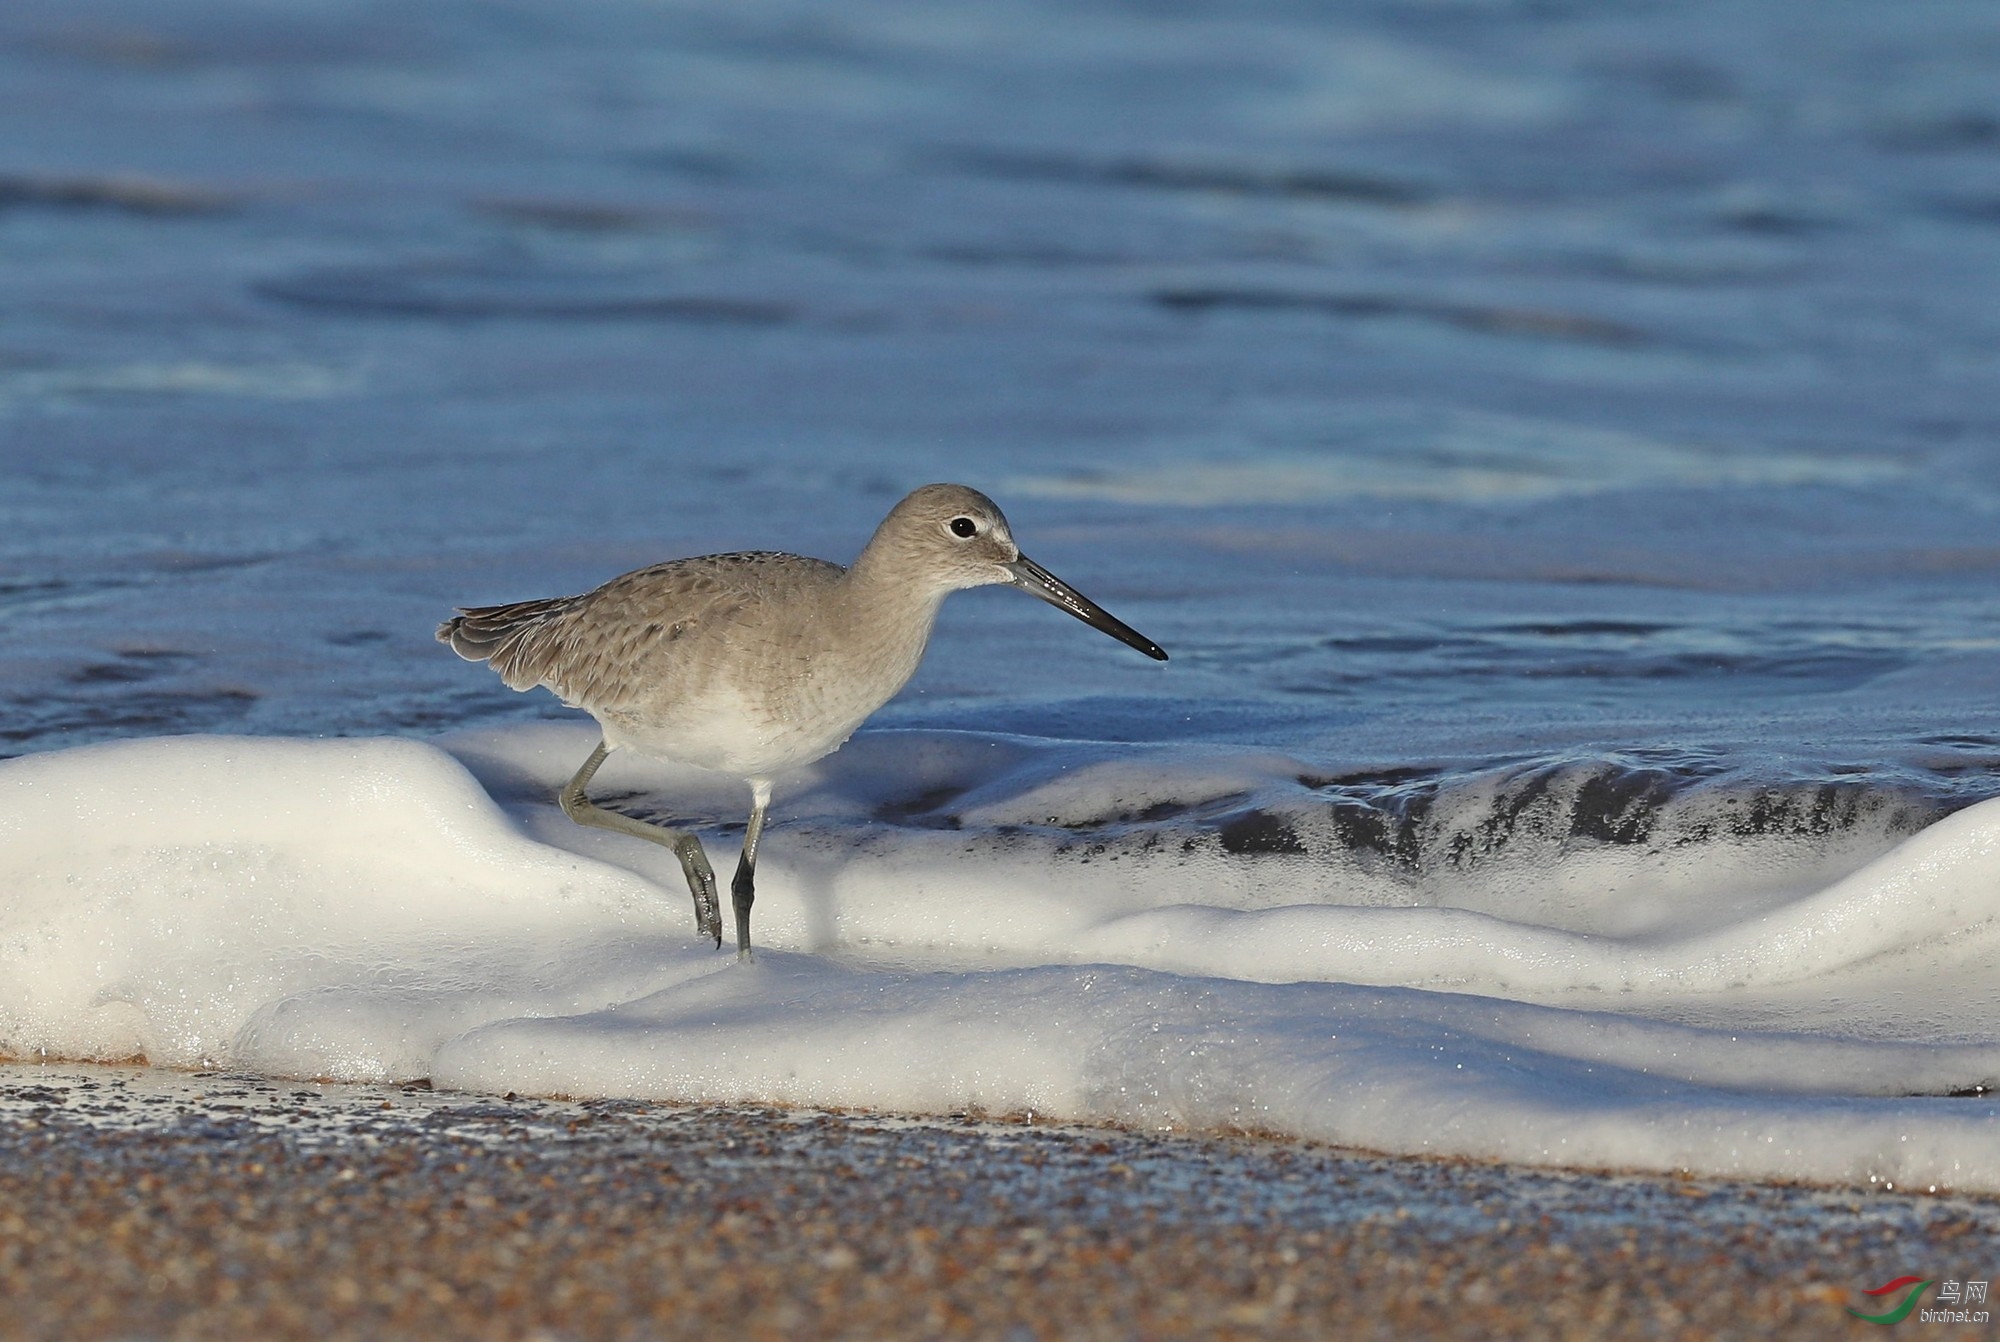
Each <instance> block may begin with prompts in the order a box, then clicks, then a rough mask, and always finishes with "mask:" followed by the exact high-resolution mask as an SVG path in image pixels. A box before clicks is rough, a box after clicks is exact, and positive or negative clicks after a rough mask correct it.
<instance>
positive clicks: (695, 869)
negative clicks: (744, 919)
mask: <svg viewBox="0 0 2000 1342" xmlns="http://www.w3.org/2000/svg"><path fill="white" fill-rule="evenodd" d="M610 753H611V747H610V745H608V744H607V743H605V742H604V741H599V742H598V743H597V749H595V750H593V751H591V752H590V758H589V759H587V760H585V761H584V762H583V767H582V768H581V769H578V770H577V771H576V774H575V776H574V777H572V778H571V779H570V780H569V782H567V783H565V784H563V789H562V791H561V792H558V793H557V794H556V802H557V803H558V804H559V805H560V806H561V807H562V808H563V814H564V815H566V816H568V817H569V818H570V819H571V820H574V821H575V822H576V823H577V824H579V825H589V826H592V827H593V828H596V829H609V830H616V831H617V832H618V833H620V834H630V835H631V836H632V837H634V838H637V839H644V840H646V841H647V842H648V843H657V844H659V845H660V846H661V847H663V848H671V849H673V853H674V856H675V857H677V858H679V859H680V860H681V874H682V875H684V876H686V877H687V883H688V891H689V892H690V893H691V894H693V895H694V921H695V930H696V931H697V932H698V933H700V935H702V936H705V937H714V938H715V945H716V949H718V950H720V949H721V948H722V908H721V902H720V901H719V900H718V899H717V898H716V891H715V871H714V869H713V868H711V867H710V866H709V865H708V854H707V853H704V852H703V851H702V850H701V839H700V837H699V836H697V835H694V834H683V833H681V832H680V831H679V830H676V829H668V828H667V827H666V826H664V825H650V824H647V823H646V822H645V821H643V820H635V819H633V818H632V817H631V816H629V815H620V814H618V812H616V811H607V810H605V809H604V808H603V807H602V806H599V805H597V804H596V803H595V802H593V801H591V799H590V798H588V797H586V796H584V795H583V789H584V788H585V787H586V786H588V785H589V783H590V780H591V778H592V776H593V775H595V774H596V773H597V770H598V766H599V765H601V764H603V763H604V757H605V756H607V755H609V754H610ZM738 918H739V919H740V918H741V915H740V914H739V915H738Z"/></svg>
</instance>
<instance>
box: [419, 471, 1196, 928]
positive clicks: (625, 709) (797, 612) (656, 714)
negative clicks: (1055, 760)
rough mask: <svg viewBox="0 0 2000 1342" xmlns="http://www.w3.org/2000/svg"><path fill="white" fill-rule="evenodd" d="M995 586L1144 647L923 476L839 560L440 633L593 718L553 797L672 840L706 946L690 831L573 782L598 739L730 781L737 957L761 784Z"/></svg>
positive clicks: (467, 621) (980, 507) (904, 673)
mask: <svg viewBox="0 0 2000 1342" xmlns="http://www.w3.org/2000/svg"><path fill="white" fill-rule="evenodd" d="M992 583H1007V584H1010V585H1011V586H1014V587H1018V588H1020V589H1021V590H1022V591H1024V592H1028V593H1030V594H1032V595H1034V596H1038V597H1040V598H1041V599H1042V600H1044V601H1046V602H1048V603H1049V604H1050V605H1052V606H1055V607H1057V608H1058V609H1061V610H1065V611H1068V612H1069V613H1070V614H1071V615H1074V616H1075V617H1076V618H1077V619H1079V620H1082V621H1083V622H1084V623H1085V624H1087V625H1090V626H1091V627H1092V628H1093V629H1100V630H1102V631H1104V632H1105V633H1107V634H1109V635H1111V636H1112V637H1113V638H1115V639H1118V640H1119V641H1120V642H1122V643H1126V644H1129V645H1130V646H1132V647H1134V648H1137V649H1138V650H1139V651H1140V652H1143V653H1145V654H1146V655H1147V656H1148V657H1152V658H1154V659H1156V660H1158V661H1162V662H1164V661H1166V660H1167V654H1166V653H1165V652H1163V651H1162V650H1161V648H1160V645H1159V644H1157V643H1155V642H1153V641H1152V640H1151V639H1149V638H1146V637H1145V636H1144V635H1142V634H1140V633H1139V632H1138V631H1137V630H1135V629H1133V628H1132V627H1131V626H1130V625H1127V624H1125V623H1124V622H1122V621H1120V620H1117V619H1115V618H1113V617H1112V616H1111V615H1110V614H1109V613H1108V612H1106V611H1105V610H1104V608H1103V607H1101V606H1099V605H1098V604H1097V603H1096V602H1094V601H1091V600H1090V599H1089V598H1088V597H1086V596H1084V595H1083V594H1082V593H1081V592H1078V591H1077V590H1076V589H1075V588H1073V587H1071V586H1070V585H1069V584H1068V583H1066V582H1064V581H1062V580H1061V579H1060V578H1058V577H1056V576H1055V574H1053V573H1050V572H1049V571H1048V570H1047V569H1045V568H1043V567H1042V566H1041V565H1040V564H1037V563H1035V562H1034V561H1033V560H1031V559H1029V558H1028V557H1027V556H1026V555H1024V554H1022V553H1021V547H1020V546H1018V545H1016V544H1015V543H1014V536H1013V533H1012V531H1010V530H1009V529H1008V526H1007V519H1006V517H1005V516H1004V515H1002V513H1001V512H1000V509H999V507H998V506H997V505H995V504H994V502H993V500H991V499H989V498H987V497H986V496H985V495H984V494H981V493H980V492H979V491H978V490H975V489H968V488H966V487H965V486H964V485H925V486H924V487H923V488H922V489H919V490H917V491H915V492H914V493H912V494H910V495H909V496H908V497H907V498H905V499H904V500H903V501H902V502H901V503H898V504H897V505H896V506H895V507H894V508H892V509H890V510H889V515H888V516H887V517H886V518H884V519H883V521H882V525H881V526H879V527H877V528H876V530H875V535H874V536H873V538H871V539H870V540H869V542H868V544H867V546H866V548H864V549H863V550H862V551H861V556H860V558H858V559H856V560H855V561H854V564H853V566H852V567H849V568H842V567H841V566H840V565H838V564H834V563H829V562H828V561H826V560H824V559H807V558H805V557H804V556H801V555H794V554H782V553H778V552H775V551H769V550H751V551H743V552H738V553H733V554H715V555H701V556H698V557H695V558H691V559H670V560H668V561H667V562H666V563H664V564H655V565H653V566H652V567H651V568H642V569H635V570H634V571H633V572H631V573H626V574H623V575H621V576H619V577H616V578H613V579H612V580H611V581H609V582H607V583H605V584H604V585H603V586H602V587H599V588H597V589H595V590H594V591H589V592H585V593H583V594H581V595H579V596H559V597H550V598H547V599H545V600H540V601H517V602H514V603H512V604H511V605H505V606H471V607H461V608H460V610H459V613H458V614H457V615H455V616H453V617H452V618H451V619H449V620H446V621H445V622H444V623H443V624H441V625H439V626H438V631H437V637H438V641H439V642H440V643H447V644H449V645H451V649H452V651H453V652H456V653H457V654H458V655H459V656H461V657H463V658H465V659H466V660H467V661H472V662H486V663H487V664H489V665H490V666H492V668H493V669H494V670H495V671H497V672H499V673H500V679H501V680H502V681H504V682H505V683H506V684H507V686H508V687H509V688H510V689H516V690H529V689H533V688H535V687H536V686H538V685H540V686H546V687H547V688H548V689H550V690H553V691H554V692H555V693H556V695H557V696H559V697H560V698H561V699H562V701H563V702H564V703H565V704H567V705H569V706H570V707H572V708H580V709H582V710H583V711H585V712H586V713H589V714H590V715H591V716H592V717H593V718H596V719H597V724H598V726H599V727H600V728H602V729H603V735H602V737H601V739H600V740H599V741H598V743H597V749H595V750H593V751H592V752H591V753H590V758H589V759H587V760H585V761H584V762H583V765H582V767H581V768H579V769H578V770H577V771H576V774H575V776H573V777H572V778H571V779H570V780H569V782H567V783H565V784H564V785H563V787H562V790H561V791H560V792H558V793H557V794H556V801H557V803H558V804H559V805H560V806H561V807H562V809H563V811H564V813H565V814H567V815H568V816H569V818H570V819H571V820H574V821H575V822H576V823H577V824H579V825H591V826H595V827H596V828H599V829H608V830H615V831H617V832H618V833H621V834H630V835H634V836H636V837H638V838H641V839H646V840H648V841H650V842H653V843H657V844H660V845H662V846H663V847H665V848H668V849H670V850H671V851H672V852H673V854H674V856H675V857H677V858H678V859H680V864H681V871H682V874H684V875H685V876H686V877H687V883H688V890H689V892H690V893H691V894H693V896H694V911H695V925H696V928H697V929H698V931H699V933H700V934H701V935H703V936H712V937H714V938H715V945H716V948H717V949H718V950H719V949H721V947H722V915H721V910H720V906H719V902H718V900H717V897H716V886H715V872H714V869H713V868H711V867H710V866H709V862H708V856H707V854H706V853H704V852H703V851H702V846H701V839H700V837H699V836H698V835H695V834H691V833H683V832H681V831H678V830H672V829H668V828H666V827H665V826H663V825H654V824H650V823H648V822H646V821H643V820H638V819H635V818H634V817H632V816H628V815H620V814H619V813H618V812H616V811H607V810H605V809H604V808H603V807H601V806H598V805H596V804H595V803H593V802H592V801H591V800H590V798H589V797H588V796H587V795H586V794H585V792H584V789H585V788H586V787H588V786H589V785H590V780H591V777H592V776H593V775H594V774H596V772H597V770H598V768H599V766H601V765H602V764H603V763H604V760H605V757H606V756H608V755H609V754H610V753H611V752H612V751H613V750H618V749H628V748H629V749H631V750H633V751H636V752H638V753H639V754H642V755H647V756H651V757H654V758H657V759H665V760H672V761H675V762H678V763H681V764H692V765H695V766H697V767H699V768H703V769H713V770H716V771H717V772H720V773H724V774H731V775H734V776H735V777H737V778H740V779H743V780H744V781H745V782H747V783H748V784H749V786H750V800H751V805H750V821H749V824H748V825H746V826H745V828H744V831H743V853H742V856H741V857H740V858H739V859H738V860H737V864H736V875H735V878H734V879H733V880H732V881H731V882H730V896H731V902H732V903H733V904H734V906H735V911H736V954H737V957H738V958H739V959H743V960H748V959H750V958H751V956H750V906H751V904H752V903H753V902H754V901H755V899H756V880H757V842H758V840H759V839H760V838H761V837H762V836H763V832H764V813H765V811H766V810H767V809H768V808H769V806H770V803H771V784H772V782H773V781H774V780H775V779H777V778H778V777H780V776H782V775H784V774H785V773H788V772H790V771H791V770H794V769H797V768H799V767H800V766H802V765H806V764H810V763H812V761H814V760H816V759H819V758H821V757H822V756H825V755H829V754H831V753H833V751H835V750H837V749H839V748H840V746H841V744H842V743H843V742H845V741H846V740H847V738H848V737H850V736H852V735H853V734H854V729H855V728H857V727H859V726H860V725H861V724H862V722H864V721H865V720H866V719H867V718H868V716H869V715H870V714H871V713H873V712H874V711H875V710H876V709H878V708H880V707H881V706H882V705H883V704H885V703H887V702H889V700H890V699H891V698H893V697H894V696H895V694H896V692H897V691H898V690H900V689H902V688H903V686H904V685H905V684H907V683H908V682H909V679H910V677H911V676H912V675H914V674H915V673H916V669H917V663H918V662H919V661H920V660H922V658H923V655H924V647H925V645H926V644H927V643H929V642H930V636H931V625H932V624H933V622H934V621H935V620H936V619H937V612H938V607H939V606H940V605H941V604H942V603H943V602H944V599H945V597H947V596H949V595H950V594H951V593H953V592H955V591H958V590H960V589H961V588H966V587H982V586H986V585H988V584H992Z"/></svg>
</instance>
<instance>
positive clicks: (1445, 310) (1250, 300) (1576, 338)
mask: <svg viewBox="0 0 2000 1342" xmlns="http://www.w3.org/2000/svg"><path fill="white" fill-rule="evenodd" d="M1151 299H1152V301H1153V302H1154V303H1155V304H1157V305H1158V306H1160V307H1163V308H1165V309H1167V310H1168V311H1169V312H1180V313H1187V314H1190V315H1193V316H1202V315H1205V314H1207V313H1211V312H1304V313H1314V314H1318V315H1320V316H1326V317H1339V318H1344V319H1348V320H1354V321H1368V320H1379V319H1384V318H1404V319H1409V320H1416V321H1427V322H1435V323H1438V324H1440V325H1444V326H1449V327H1452V328H1454V329H1457V330H1461V331H1473V332H1477V333H1479V334H1481V335H1500V336H1518V337H1522V338H1525V339H1530V340H1552V341H1564V342H1571V343H1577V344H1587V345H1607V346H1617V347H1629V346H1636V345H1648V344H1652V343H1654V341H1653V337H1652V336H1651V335H1649V334H1648V333H1646V332H1644V331H1641V330H1640V329H1639V328H1637V327H1635V326H1628V325H1626V324H1625V323H1623V322H1615V321H1611V320H1609V319H1607V318H1603V317H1593V316H1589V315H1587V314H1583V313H1576V312H1561V311H1557V310H1555V309H1550V308H1513V307H1488V306H1484V305H1480V304H1472V303H1450V302H1442V301H1437V300H1432V299H1423V298H1399V297H1394V296H1391V295H1387V294H1329V293H1300V292H1297V291H1293V290H1284V289H1248V288H1244V289H1235V288H1175V289H1159V290H1155V291H1154V292H1153V294H1152V295H1151Z"/></svg>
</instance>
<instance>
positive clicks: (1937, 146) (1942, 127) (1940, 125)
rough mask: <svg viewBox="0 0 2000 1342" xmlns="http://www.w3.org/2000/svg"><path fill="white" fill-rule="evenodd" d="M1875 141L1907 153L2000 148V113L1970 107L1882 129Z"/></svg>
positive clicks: (1881, 145) (1888, 147)
mask: <svg viewBox="0 0 2000 1342" xmlns="http://www.w3.org/2000/svg"><path fill="white" fill-rule="evenodd" d="M1874 139H1875V143H1876V144H1877V145H1879V146H1880V147H1882V148H1884V149H1892V150H1900V151H1902V152H1904V153H1917V154H1940V153H1963V152H1966V151H1968V150H1970V151H1975V152H1977V151H1983V150H1994V149H2000V114H1996V113H1993V112H1990V111H1987V110H1986V109H1984V108H1966V109H1963V110H1960V111H1955V112H1947V113H1944V114H1943V115H1941V116H1934V117H1927V118H1924V119H1921V120H1911V121H1906V122H1903V123H1902V124H1900V125H1897V126H1893V127H1889V128H1886V129H1884V130H1882V131H1879V132H1878V133H1877V134H1876V135H1875V137H1874Z"/></svg>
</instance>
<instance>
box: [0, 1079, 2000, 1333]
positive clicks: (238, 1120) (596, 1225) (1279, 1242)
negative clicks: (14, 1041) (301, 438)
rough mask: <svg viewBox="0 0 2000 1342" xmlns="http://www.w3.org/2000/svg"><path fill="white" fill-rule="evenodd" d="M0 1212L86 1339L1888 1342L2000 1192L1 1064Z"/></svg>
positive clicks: (1982, 1259) (37, 1327) (1970, 1273)
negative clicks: (1893, 1323)
mask: <svg viewBox="0 0 2000 1342" xmlns="http://www.w3.org/2000/svg"><path fill="white" fill-rule="evenodd" d="M0 1208H4V1210H0V1290H4V1292H5V1295H6V1298H7V1300H8V1301H9V1307H8V1310H7V1312H6V1318H5V1322H4V1323H0V1333H4V1334H5V1335H6V1336H11V1337H47V1338H57V1337H61V1338H67V1339H91V1338H139V1337H144V1338H251V1337H260V1338H295V1337H296V1338H306V1337H313V1338H378V1337H409V1338H459V1337H464V1338H614V1337H632V1338H639V1337H695V1336H711V1335H714V1334H715V1333H716V1332H718V1331H728V1332H731V1333H735V1334H737V1335H741V1336H747V1337H755V1338H764V1337H855V1338H863V1337H879V1338H891V1337H897V1338H900V1337H936V1336H962V1337H996V1338H1140V1337H1145V1338H1170V1337H1285V1336H1329V1337H1330V1336H1342V1337H1379V1338H1409V1337H1437V1338H1461V1337H1462V1338H1490V1337H1521V1338H1530V1337H1533V1338H1548V1337H1558V1338H1609V1337H1645V1338H1730V1337H1743V1338H1768V1337H1778V1336H1787V1337H1825V1336H1829V1335H1839V1334H1841V1333H1842V1332H1843V1331H1852V1332H1853V1333H1854V1335H1856V1336H1864V1335H1872V1327H1871V1326H1870V1325H1866V1324H1861V1323H1857V1322H1854V1321H1853V1320H1851V1319H1849V1318H1848V1316H1847V1314H1846V1312H1845V1309H1844V1306H1846V1305H1847V1304H1850V1303H1853V1304H1861V1305H1866V1306H1867V1307H1868V1308H1871V1309H1872V1308H1874V1307H1875V1306H1874V1304H1873V1303H1872V1302H1869V1301H1867V1300H1866V1299H1865V1298H1864V1297H1863V1296H1862V1295H1861V1294H1860V1292H1861V1291H1862V1290H1864V1289H1866V1288H1868V1287H1872V1286H1875V1285H1878V1284H1880V1282H1881V1281H1884V1280H1888V1279H1890V1278H1893V1277H1895V1276H1899V1275H1902V1274H1904V1273H1906V1272H1915V1273H1919V1274H1921V1275H1924V1276H1938V1277H1943V1276H1959V1277H1962V1278H1967V1279H1983V1278H1984V1277H1985V1276H1986V1275H1987V1274H1988V1272H1989V1271H1990V1269H1991V1267H1992V1265H1993V1264H1995V1263H2000V1214H1996V1213H2000V1205H1996V1200H1995V1199H1991V1198H1969V1197H1958V1196H1951V1195H1949V1194H1937V1195H1907V1194H1903V1193H1900V1192H1898V1193H1887V1192H1874V1193H1871V1192H1865V1191H1856V1190H1845V1189H1825V1188H1810V1187H1801V1186H1783V1187H1760V1186H1756V1185H1752V1184H1744V1183H1732V1182H1722V1181H1713V1180H1676V1179H1659V1178H1635V1177H1624V1176H1617V1175H1601V1174H1581V1173H1560V1172H1543V1171H1526V1170H1521V1169H1517V1168H1511V1167H1504V1166H1490V1165H1476V1164H1465V1163H1454V1162H1443V1161H1422V1160H1391V1159H1386V1158H1381V1157H1376V1156H1371V1155H1367V1154H1363V1153H1356V1152H1351V1151H1343V1150H1338V1149H1334V1148H1330V1147H1325V1146H1318V1145H1311V1144H1305V1143H1297V1142H1288V1141H1276V1140H1267V1139H1256V1138H1250V1137H1240V1136H1217V1135H1206V1136H1203V1135H1159V1134H1142V1133H1132V1132H1122V1131H1117V1130H1111V1129H1095V1128H1079V1127H1070V1126H1049V1125H1045V1124H1038V1123H1033V1122H1030V1121H1027V1120H1025V1119H1021V1118H1016V1119H1013V1120H1006V1121H996V1120H989V1119H980V1118H974V1117H970V1116H959V1117H953V1118H931V1119H901V1118H894V1117H888V1116H883V1115H872V1114H829V1113H819V1112H806V1111H796V1110H784V1109H774V1108H712V1107H711V1108H683V1107H671V1106H642V1105H633V1104H627V1103H608V1102H594V1103H588V1104H571V1103H564V1102H557V1101H541V1100H528V1099H521V1098H514V1099H495V1098H492V1097H484V1096H473V1095H449V1094H443V1093H436V1092H431V1091H428V1090H421V1089H396V1088H375V1087H365V1086H335V1085H321V1084H314V1083H295V1082H285V1081H273V1080H269V1079H264V1078H256V1077H249V1076H241V1075H229V1074H187V1073H175V1072H165V1071H155V1070H148V1069H140V1068H92V1067H75V1066H67V1067H48V1068H42V1067H32V1066H15V1067H9V1068H7V1069H6V1070H5V1072H4V1076H0ZM1958 1330H1960V1331H1966V1332H1972V1331H1976V1330H1977V1329H1976V1326H1974V1325H1964V1326H1960V1328H1959V1329H1958Z"/></svg>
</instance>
